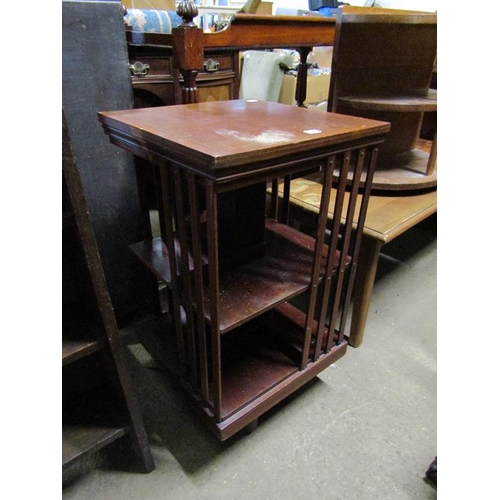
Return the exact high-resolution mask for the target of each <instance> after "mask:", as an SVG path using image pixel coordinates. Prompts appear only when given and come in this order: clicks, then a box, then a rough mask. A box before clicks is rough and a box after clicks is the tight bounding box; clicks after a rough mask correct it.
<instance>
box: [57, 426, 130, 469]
mask: <svg viewBox="0 0 500 500" xmlns="http://www.w3.org/2000/svg"><path fill="white" fill-rule="evenodd" d="M127 432H128V431H127V429H126V428H125V427H104V426H97V425H95V426H93V425H76V424H73V425H63V428H62V464H63V470H64V469H65V468H67V467H69V466H70V465H72V464H73V463H75V462H76V461H77V460H79V459H80V458H82V457H84V456H86V455H88V454H90V453H94V452H96V451H98V450H100V449H101V448H103V447H104V446H107V445H108V444H110V443H112V442H113V441H115V440H116V439H118V438H121V437H122V436H124V435H125V434H126V433H127Z"/></svg>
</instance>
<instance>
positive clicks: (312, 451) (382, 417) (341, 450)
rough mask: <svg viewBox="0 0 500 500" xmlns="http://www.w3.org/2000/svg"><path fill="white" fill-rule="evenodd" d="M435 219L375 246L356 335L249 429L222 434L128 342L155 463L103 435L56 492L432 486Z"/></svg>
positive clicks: (418, 493)
mask: <svg viewBox="0 0 500 500" xmlns="http://www.w3.org/2000/svg"><path fill="white" fill-rule="evenodd" d="M436 220H437V217H431V218H430V219H428V220H426V221H424V222H423V223H421V224H420V225H419V226H417V227H416V228H414V229H413V230H411V231H409V232H407V233H406V234H404V235H403V236H401V237H400V238H398V239H396V240H395V241H393V242H392V243H390V244H388V245H386V246H385V247H384V248H383V255H382V257H381V260H380V263H379V269H378V273H377V280H376V283H375V290H374V294H373V301H372V306H371V310H370V316H369V319H368V325H367V329H366V332H365V340H364V343H363V345H362V346H361V347H359V348H357V349H354V348H349V350H348V352H347V354H346V356H344V357H343V358H341V359H340V360H339V361H338V362H337V363H335V364H334V365H332V366H330V367H329V368H328V369H327V370H325V371H324V372H322V373H321V374H320V376H319V377H317V378H316V379H314V380H313V381H312V382H311V383H309V384H308V385H306V386H305V387H304V388H303V389H302V390H301V391H299V392H298V393H297V394H294V395H293V396H292V397H291V398H289V399H288V400H287V401H285V402H284V404H282V405H280V406H279V407H278V408H275V409H273V410H272V411H271V412H269V414H268V415H266V416H264V417H262V418H261V419H260V423H259V426H258V427H257V429H256V430H254V431H253V432H252V433H251V434H249V435H237V436H235V437H233V438H231V439H230V440H229V441H226V442H224V443H219V442H218V441H217V439H216V438H215V437H214V436H213V435H212V434H211V433H210V432H209V430H208V429H207V428H206V427H205V426H204V425H203V423H202V422H201V421H199V420H198V418H197V416H196V415H195V414H194V413H193V412H192V410H191V407H190V405H189V403H188V401H187V400H186V399H185V397H184V396H183V394H182V393H181V392H179V391H178V390H177V389H176V388H175V386H174V385H173V384H172V383H171V382H170V380H169V379H168V378H167V377H166V376H165V374H164V373H163V372H162V371H160V370H158V369H157V367H156V365H155V364H154V363H153V362H152V361H151V359H150V358H149V356H148V355H147V354H146V353H145V351H144V350H143V349H142V347H141V346H139V345H137V344H135V345H129V346H128V350H129V354H130V355H129V358H130V366H131V370H132V375H133V378H134V381H135V384H136V387H137V392H138V396H139V400H140V405H141V408H142V411H143V415H144V420H145V424H146V429H147V432H148V435H149V438H150V442H151V448H152V453H153V457H154V460H155V463H156V470H154V471H153V472H151V473H150V474H141V473H136V472H129V471H126V470H123V469H124V468H123V467H115V466H112V465H111V463H110V461H109V460H108V458H107V457H108V456H109V454H110V453H111V454H112V453H113V452H115V454H116V453H117V452H118V453H119V452H120V447H119V445H118V444H117V445H116V446H115V445H112V446H111V447H109V449H108V451H107V452H106V453H103V454H102V455H96V456H95V457H93V458H92V460H90V461H87V462H85V463H82V464H81V465H79V466H77V468H76V469H73V470H71V471H69V472H68V473H66V474H65V476H64V478H63V479H64V482H63V486H64V487H63V498H64V499H66V500H70V499H75V500H77V499H85V500H88V499H92V500H104V499H106V500H107V499H120V500H129V499H130V500H132V499H133V500H153V499H154V500H158V499H168V500H170V499H173V500H177V499H179V500H190V499H197V500H235V499H241V500H267V499H268V500H278V499H286V500H302V499H304V500H306V499H310V498H317V499H328V500H337V499H338V500H346V499H349V500H350V499H356V500H357V499H360V500H365V499H366V500H376V499H383V500H392V499H394V500H406V499H408V500H410V499H419V500H422V499H435V498H437V490H436V489H435V488H434V487H433V486H432V485H431V484H429V483H428V482H427V481H426V480H425V470H426V469H427V467H428V465H429V464H430V462H431V461H432V459H433V458H434V456H435V455H436V453H437V397H436V394H437V383H436V381H437V372H436V368H437V360H436V353H437V338H436V337H437V320H436V317H437V314H436V310H437V294H436V289H437V286H436V274H437V266H436V263H437V237H436ZM121 446H122V449H123V453H126V451H127V448H124V447H123V444H122V445H121Z"/></svg>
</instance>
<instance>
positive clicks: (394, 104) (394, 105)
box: [338, 89, 437, 113]
mask: <svg viewBox="0 0 500 500" xmlns="http://www.w3.org/2000/svg"><path fill="white" fill-rule="evenodd" d="M338 102H339V104H342V105H344V106H349V107H350V108H352V109H363V110H367V111H391V112H400V113H408V112H417V113H419V112H420V113H423V112H428V111H437V90H434V89H430V90H429V92H428V94H427V95H426V96H401V95H399V96H398V95H395V96H394V95H391V96H382V95H381V96H376V97H375V96H348V97H341V98H339V100H338Z"/></svg>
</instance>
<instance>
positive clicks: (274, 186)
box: [269, 179, 278, 220]
mask: <svg viewBox="0 0 500 500" xmlns="http://www.w3.org/2000/svg"><path fill="white" fill-rule="evenodd" d="M269 217H270V218H271V219H275V220H278V179H273V180H272V181H271V206H270V210H269Z"/></svg>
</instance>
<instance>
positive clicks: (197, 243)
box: [187, 173, 209, 403]
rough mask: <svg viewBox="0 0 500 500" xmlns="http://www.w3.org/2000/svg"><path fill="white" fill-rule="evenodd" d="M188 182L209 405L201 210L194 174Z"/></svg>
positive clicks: (203, 387) (200, 350)
mask: <svg viewBox="0 0 500 500" xmlns="http://www.w3.org/2000/svg"><path fill="white" fill-rule="evenodd" d="M187 182H188V193H189V213H190V219H191V240H192V247H193V265H194V297H195V300H196V329H197V333H198V335H197V339H198V360H199V373H200V392H201V395H202V397H203V398H204V400H205V401H206V402H207V403H209V389H208V363H207V341H206V331H205V310H204V294H203V261H202V251H201V235H200V208H199V200H198V189H197V187H198V186H197V183H196V179H195V176H194V174H192V173H189V174H187Z"/></svg>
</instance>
